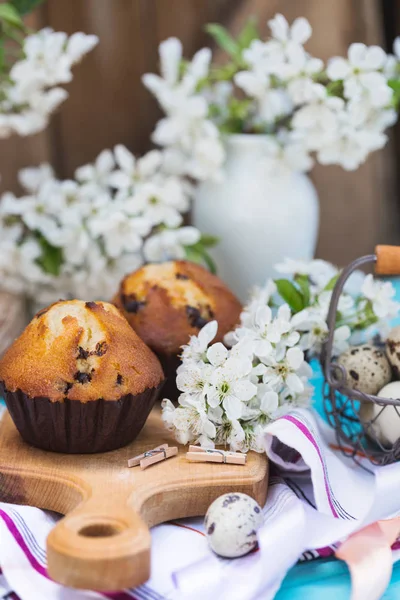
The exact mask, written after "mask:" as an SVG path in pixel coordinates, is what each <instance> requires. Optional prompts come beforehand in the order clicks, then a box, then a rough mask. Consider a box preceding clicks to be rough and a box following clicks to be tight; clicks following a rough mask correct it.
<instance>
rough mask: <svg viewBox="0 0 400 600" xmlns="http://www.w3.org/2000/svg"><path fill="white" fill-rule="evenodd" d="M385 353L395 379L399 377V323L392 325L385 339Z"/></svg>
mask: <svg viewBox="0 0 400 600" xmlns="http://www.w3.org/2000/svg"><path fill="white" fill-rule="evenodd" d="M386 354H387V357H388V359H389V362H390V364H391V365H392V368H393V374H394V375H395V378H396V379H400V325H399V326H398V327H394V328H393V329H392V330H391V331H390V332H389V335H388V336H387V339H386Z"/></svg>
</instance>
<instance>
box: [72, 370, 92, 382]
mask: <svg viewBox="0 0 400 600" xmlns="http://www.w3.org/2000/svg"><path fill="white" fill-rule="evenodd" d="M74 379H75V380H76V381H77V382H78V383H82V384H84V383H89V381H91V380H92V376H91V374H90V373H82V371H77V372H76V373H75V375H74Z"/></svg>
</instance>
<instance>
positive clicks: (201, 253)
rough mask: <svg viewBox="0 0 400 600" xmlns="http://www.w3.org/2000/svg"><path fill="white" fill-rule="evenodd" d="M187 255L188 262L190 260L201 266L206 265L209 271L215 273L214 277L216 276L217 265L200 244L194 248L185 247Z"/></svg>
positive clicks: (194, 245)
mask: <svg viewBox="0 0 400 600" xmlns="http://www.w3.org/2000/svg"><path fill="white" fill-rule="evenodd" d="M185 254H186V258H187V260H190V261H192V262H194V263H197V264H199V265H201V264H204V263H205V264H206V266H207V267H208V269H209V270H210V271H211V273H213V274H214V275H215V274H216V272H217V267H216V264H215V262H214V260H213V259H212V258H211V256H210V255H209V254H208V252H206V251H205V249H204V247H203V246H201V244H200V242H198V243H197V244H193V246H185Z"/></svg>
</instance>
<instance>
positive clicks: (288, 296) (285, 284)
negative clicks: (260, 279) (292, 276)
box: [275, 279, 305, 313]
mask: <svg viewBox="0 0 400 600" xmlns="http://www.w3.org/2000/svg"><path fill="white" fill-rule="evenodd" d="M275 284H276V287H277V288H278V293H279V295H280V296H281V298H282V299H283V300H284V301H285V302H286V304H288V305H289V306H290V308H291V309H292V310H293V312H295V313H298V312H300V311H301V310H303V308H304V307H305V305H304V299H303V295H302V293H301V292H300V291H299V290H298V289H297V288H296V286H295V285H294V284H293V283H292V282H291V281H289V280H288V279H275Z"/></svg>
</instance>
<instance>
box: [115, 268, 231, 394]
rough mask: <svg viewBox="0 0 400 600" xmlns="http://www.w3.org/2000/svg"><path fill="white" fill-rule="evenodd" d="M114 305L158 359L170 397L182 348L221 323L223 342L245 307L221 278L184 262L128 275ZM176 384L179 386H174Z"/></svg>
mask: <svg viewBox="0 0 400 600" xmlns="http://www.w3.org/2000/svg"><path fill="white" fill-rule="evenodd" d="M113 302H114V303H115V305H116V306H117V307H118V308H119V309H120V310H121V311H122V312H123V313H124V315H125V316H126V318H127V320H128V321H129V323H130V324H131V325H132V327H133V329H134V330H135V331H136V333H137V334H138V335H139V336H140V337H141V338H142V340H143V341H144V342H145V343H146V344H147V345H148V346H149V347H150V348H151V349H152V350H154V352H155V353H156V354H157V356H158V357H159V358H160V361H161V364H162V365H163V368H164V372H165V374H166V376H167V377H168V378H169V381H168V383H167V385H168V387H167V388H166V389H164V393H165V394H166V395H167V394H168V395H169V397H170V396H171V395H172V396H173V397H175V396H176V395H177V392H176V387H175V385H174V382H175V377H176V368H177V367H178V365H179V354H180V352H181V346H183V345H184V344H187V343H188V341H189V339H190V336H191V335H197V334H198V333H199V330H200V329H201V328H202V327H203V326H204V325H205V324H206V323H208V322H209V321H212V320H213V319H216V320H217V321H218V337H217V338H216V340H215V341H222V340H223V337H224V335H225V334H226V333H227V332H228V331H230V330H231V329H233V328H234V326H235V325H236V324H237V323H238V321H239V316H240V312H241V309H242V307H241V304H240V302H239V300H238V299H237V298H236V297H235V296H234V295H233V293H232V292H231V291H230V290H229V289H228V288H227V286H226V285H225V284H224V283H223V282H222V281H221V280H220V279H219V278H218V277H216V276H215V275H212V274H211V273H209V272H208V271H207V270H206V269H204V268H203V267H201V266H200V265H197V264H195V263H192V262H189V261H185V260H179V261H174V262H166V263H162V264H149V265H146V266H144V267H142V268H141V269H139V270H137V271H135V272H134V273H131V274H130V275H127V276H126V277H125V279H123V281H122V282H121V285H120V289H119V292H118V293H117V295H116V296H115V297H114V300H113ZM172 382H173V385H172Z"/></svg>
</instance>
